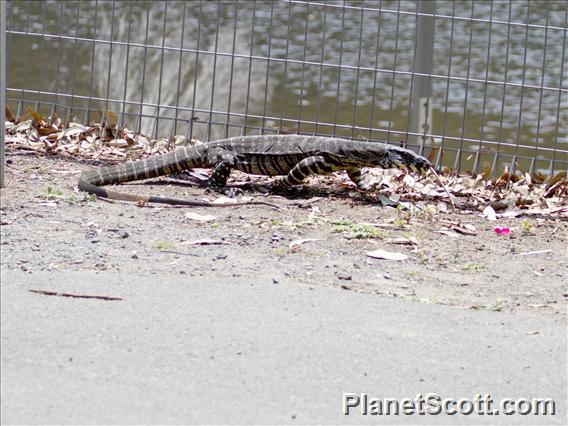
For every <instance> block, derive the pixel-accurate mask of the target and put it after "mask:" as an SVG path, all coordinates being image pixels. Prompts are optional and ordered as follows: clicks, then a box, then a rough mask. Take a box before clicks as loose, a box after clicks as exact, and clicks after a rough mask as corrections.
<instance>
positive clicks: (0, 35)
mask: <svg viewBox="0 0 568 426" xmlns="http://www.w3.org/2000/svg"><path fill="white" fill-rule="evenodd" d="M6 56H7V55H6V2H5V1H0V108H1V114H2V119H1V120H0V188H3V187H4V165H5V156H4V149H5V147H4V135H5V130H4V122H5V121H6Z"/></svg>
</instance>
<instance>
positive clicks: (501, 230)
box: [495, 226, 511, 235]
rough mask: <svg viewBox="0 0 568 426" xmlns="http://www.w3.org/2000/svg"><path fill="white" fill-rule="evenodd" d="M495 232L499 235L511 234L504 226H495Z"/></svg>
mask: <svg viewBox="0 0 568 426" xmlns="http://www.w3.org/2000/svg"><path fill="white" fill-rule="evenodd" d="M495 232H496V233H497V234H499V235H507V234H508V233H509V232H511V230H510V229H509V228H506V227H504V226H496V227H495Z"/></svg>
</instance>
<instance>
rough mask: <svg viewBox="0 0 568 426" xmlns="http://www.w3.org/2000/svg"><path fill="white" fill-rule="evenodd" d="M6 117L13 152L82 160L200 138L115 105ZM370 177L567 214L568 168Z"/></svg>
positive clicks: (475, 203)
mask: <svg viewBox="0 0 568 426" xmlns="http://www.w3.org/2000/svg"><path fill="white" fill-rule="evenodd" d="M101 115H102V114H101ZM5 117H6V120H7V121H6V137H5V144H6V150H7V152H8V153H14V154H16V153H32V154H37V155H60V156H63V157H68V158H75V159H77V160H80V161H83V162H90V163H93V162H95V163H98V164H117V163H122V162H125V161H130V160H139V159H143V158H148V157H151V156H155V155H160V154H164V153H166V152H169V151H171V150H173V149H176V148H177V147H179V146H186V145H194V144H199V143H201V142H200V141H199V140H197V139H195V138H193V139H191V140H187V139H186V138H185V137H184V136H180V135H176V136H172V137H169V138H168V137H164V138H159V139H155V138H151V137H149V136H145V135H143V134H140V133H137V132H135V131H133V130H131V129H128V128H127V127H125V126H123V127H119V126H118V125H117V121H118V120H117V116H116V114H114V113H112V112H107V113H106V114H105V115H104V118H103V119H102V120H101V121H100V122H98V123H92V124H89V125H83V124H81V123H78V122H73V121H71V122H65V121H64V120H63V119H61V118H60V117H59V116H57V115H56V114H53V115H52V116H50V117H47V118H46V117H44V116H42V115H41V114H39V113H37V112H36V111H34V110H33V109H32V108H28V110H27V111H26V113H25V114H24V115H23V116H22V117H20V118H16V117H15V116H14V114H13V113H12V112H11V111H10V110H9V108H8V107H6V114H5ZM340 176H342V178H343V179H344V181H343V182H342V185H343V186H345V187H348V188H351V187H352V186H353V185H352V183H351V182H350V181H349V179H347V177H346V176H345V175H340ZM365 178H366V179H369V178H370V179H371V185H369V187H371V188H373V189H372V192H374V193H375V195H376V199H378V200H379V203H381V204H382V205H385V206H386V205H389V206H398V205H401V206H403V207H407V206H408V204H405V203H408V202H433V203H434V205H435V206H436V208H437V210H438V211H447V210H448V205H449V206H451V208H452V210H454V211H457V212H459V211H464V212H472V211H474V212H475V211H479V212H483V215H484V216H485V217H486V218H487V219H488V220H496V219H499V218H510V217H519V216H533V217H542V218H561V219H568V180H567V174H566V171H562V172H558V173H556V174H554V175H551V176H544V175H542V174H541V173H538V172H537V173H535V174H533V175H530V174H529V173H526V172H523V171H520V172H519V173H515V174H513V173H510V171H509V169H508V168H507V167H506V168H505V170H504V171H503V173H502V174H501V175H500V176H498V177H491V176H490V170H489V169H488V168H487V167H486V170H484V171H483V172H482V173H478V174H472V173H465V174H458V173H456V172H455V171H451V170H444V171H442V172H441V173H435V172H430V173H428V174H426V175H422V176H418V175H412V174H410V173H409V172H407V171H404V170H377V169H373V170H372V171H371V170H370V171H369V173H368V174H367V176H366V177H365ZM454 231H456V232H460V231H464V230H463V229H459V230H457V229H454ZM462 233H464V234H467V231H465V232H462Z"/></svg>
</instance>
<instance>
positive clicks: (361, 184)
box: [345, 168, 371, 189]
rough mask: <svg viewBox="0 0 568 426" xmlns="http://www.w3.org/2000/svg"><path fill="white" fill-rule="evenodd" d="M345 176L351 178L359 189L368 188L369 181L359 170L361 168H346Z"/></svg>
mask: <svg viewBox="0 0 568 426" xmlns="http://www.w3.org/2000/svg"><path fill="white" fill-rule="evenodd" d="M345 171H346V172H347V176H349V179H351V180H352V181H353V182H354V183H355V184H356V185H357V188H359V189H369V188H370V186H371V183H370V182H368V180H367V179H365V174H364V173H363V172H362V171H361V169H357V168H356V169H347V170H345Z"/></svg>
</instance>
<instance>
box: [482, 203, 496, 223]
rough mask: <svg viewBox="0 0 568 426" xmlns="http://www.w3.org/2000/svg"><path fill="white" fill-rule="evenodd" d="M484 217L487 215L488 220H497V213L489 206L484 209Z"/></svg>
mask: <svg viewBox="0 0 568 426" xmlns="http://www.w3.org/2000/svg"><path fill="white" fill-rule="evenodd" d="M483 217H486V218H487V220H497V214H496V213H495V210H493V207H491V206H487V207H485V208H484V209H483Z"/></svg>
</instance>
